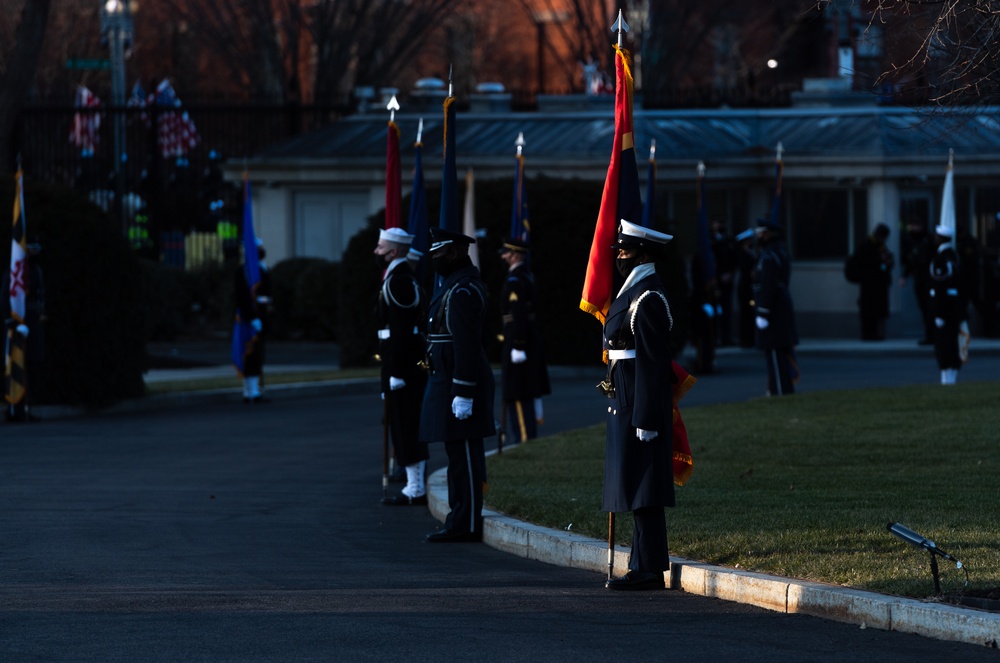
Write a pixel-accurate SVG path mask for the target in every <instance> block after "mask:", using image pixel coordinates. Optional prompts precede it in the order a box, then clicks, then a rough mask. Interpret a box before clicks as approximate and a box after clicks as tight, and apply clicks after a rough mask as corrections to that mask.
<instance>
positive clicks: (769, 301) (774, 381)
mask: <svg viewBox="0 0 1000 663" xmlns="http://www.w3.org/2000/svg"><path fill="white" fill-rule="evenodd" d="M783 232H784V229H783V228H782V226H781V224H780V223H779V222H777V221H773V220H771V219H759V220H758V221H757V238H758V239H757V241H758V242H759V245H760V253H759V255H758V256H757V266H756V268H755V269H754V283H753V289H754V303H755V305H756V308H757V315H756V319H755V323H756V326H757V339H756V340H757V347H758V348H759V349H761V350H763V351H764V358H765V360H766V362H767V393H768V395H770V396H787V395H789V394H793V393H795V382H796V381H797V379H798V366H797V365H796V363H795V356H794V350H795V346H796V345H798V344H799V333H798V328H797V327H796V325H795V307H794V306H793V304H792V295H791V292H790V291H789V280H790V279H791V272H792V268H791V260H790V259H789V257H788V249H787V248H786V247H785V244H784V242H783V241H782V234H783Z"/></svg>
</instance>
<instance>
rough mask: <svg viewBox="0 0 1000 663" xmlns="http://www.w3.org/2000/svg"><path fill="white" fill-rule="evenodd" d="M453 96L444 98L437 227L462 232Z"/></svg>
mask: <svg viewBox="0 0 1000 663" xmlns="http://www.w3.org/2000/svg"><path fill="white" fill-rule="evenodd" d="M454 101H455V97H448V98H447V99H445V100H444V170H443V171H442V172H441V218H440V220H439V221H438V227H439V228H444V229H445V230H451V231H453V232H462V226H461V224H460V223H459V220H458V171H457V170H456V167H455V104H454Z"/></svg>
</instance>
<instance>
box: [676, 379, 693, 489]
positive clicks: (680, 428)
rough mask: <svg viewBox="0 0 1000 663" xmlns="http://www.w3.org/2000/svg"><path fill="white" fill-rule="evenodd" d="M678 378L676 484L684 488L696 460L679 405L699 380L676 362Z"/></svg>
mask: <svg viewBox="0 0 1000 663" xmlns="http://www.w3.org/2000/svg"><path fill="white" fill-rule="evenodd" d="M670 364H671V367H672V368H673V371H674V376H675V377H676V378H677V379H676V380H674V383H673V387H672V389H673V421H674V430H673V443H674V483H675V484H677V485H678V486H683V485H684V484H685V483H687V480H688V479H690V478H691V473H692V472H693V471H694V459H693V458H692V456H691V443H690V442H689V441H688V434H687V427H686V426H685V425H684V420H683V419H681V411H680V409H679V408H678V407H677V404H678V403H679V402H680V400H681V399H682V398H684V394H686V393H687V392H688V390H689V389H691V387H693V386H694V383H695V382H697V380H696V379H695V378H694V377H692V376H691V375H689V374H688V372H687V371H685V370H684V369H683V368H681V366H680V364H678V363H677V362H676V361H672V362H670Z"/></svg>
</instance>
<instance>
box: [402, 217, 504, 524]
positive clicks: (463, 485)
mask: <svg viewBox="0 0 1000 663" xmlns="http://www.w3.org/2000/svg"><path fill="white" fill-rule="evenodd" d="M430 235H431V247H430V251H429V254H430V258H431V264H432V265H433V267H434V271H435V272H436V273H437V275H438V276H440V277H441V279H442V281H441V283H440V284H439V285H438V287H437V288H436V290H435V292H434V296H433V297H432V298H431V302H430V305H429V306H428V309H427V312H428V320H427V345H428V354H429V359H430V371H431V373H430V378H429V379H428V381H427V390H426V391H425V392H424V401H423V407H422V408H421V411H420V439H421V440H423V441H425V442H444V449H445V453H446V454H447V456H448V506H449V507H451V511H450V513H449V514H448V517H447V518H446V520H445V523H444V527H443V528H442V529H440V530H438V531H437V532H432V533H431V534H428V535H427V541H429V542H432V543H439V542H441V543H443V542H456V541H481V540H482V536H483V516H482V514H483V485H484V484H485V482H486V454H485V449H484V446H483V438H486V437H490V436H491V435H495V434H496V421H495V420H494V418H493V392H494V381H493V370H492V369H491V368H490V363H489V360H488V359H487V356H486V350H485V349H484V348H483V329H484V326H485V324H486V302H487V298H488V297H487V294H486V286H485V285H484V284H483V281H482V279H481V278H480V277H479V269H478V268H477V267H476V266H475V265H473V264H472V260H471V259H470V258H469V246H470V245H471V244H473V243H474V242H475V241H476V240H475V239H473V238H472V237H468V236H467V235H463V234H461V233H457V232H452V231H449V230H444V229H442V228H432V229H431V231H430Z"/></svg>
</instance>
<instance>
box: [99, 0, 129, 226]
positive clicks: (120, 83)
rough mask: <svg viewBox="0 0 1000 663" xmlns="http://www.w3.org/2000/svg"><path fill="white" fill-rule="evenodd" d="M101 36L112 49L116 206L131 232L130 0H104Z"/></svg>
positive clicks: (123, 223) (112, 109)
mask: <svg viewBox="0 0 1000 663" xmlns="http://www.w3.org/2000/svg"><path fill="white" fill-rule="evenodd" d="M102 2H103V5H102V7H101V36H102V38H103V40H105V41H106V42H107V44H108V48H109V49H111V112H112V113H113V114H114V115H113V118H112V120H113V121H112V131H113V134H114V135H113V143H114V150H115V152H114V169H115V209H116V210H117V211H118V213H119V216H120V219H121V223H122V233H123V234H126V233H127V231H128V228H127V221H126V219H125V205H124V196H125V182H124V176H123V167H122V166H123V164H124V162H125V160H126V159H127V156H126V146H125V59H126V58H127V57H128V56H129V54H130V51H131V49H132V16H131V14H130V13H129V6H128V0H102Z"/></svg>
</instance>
